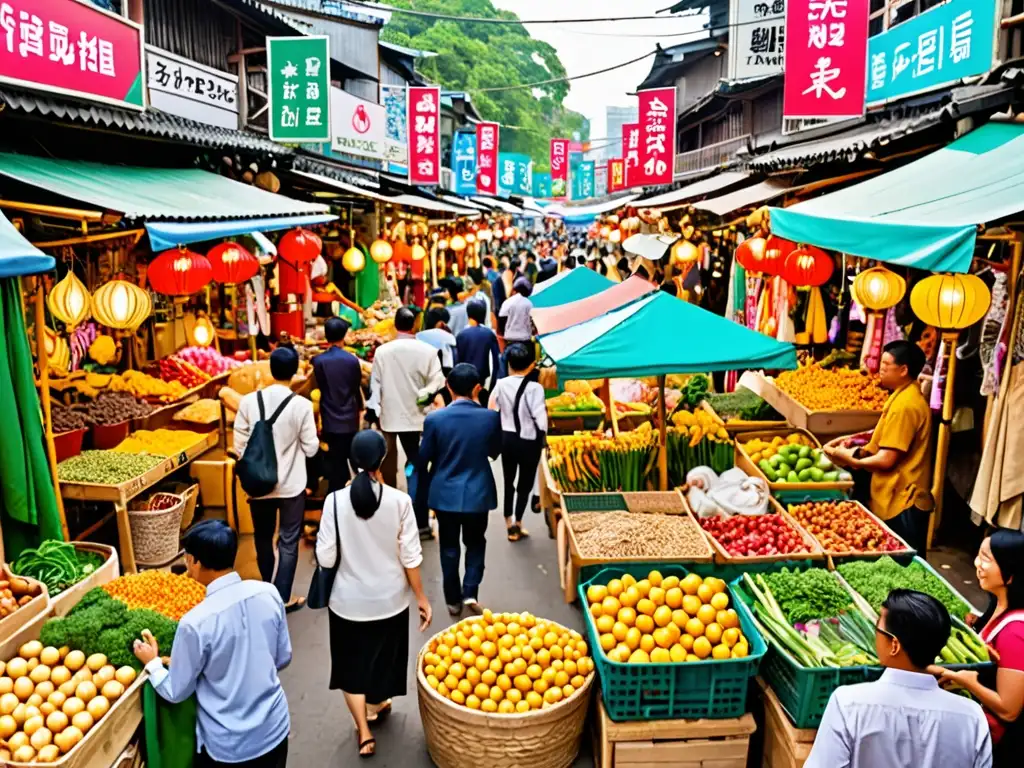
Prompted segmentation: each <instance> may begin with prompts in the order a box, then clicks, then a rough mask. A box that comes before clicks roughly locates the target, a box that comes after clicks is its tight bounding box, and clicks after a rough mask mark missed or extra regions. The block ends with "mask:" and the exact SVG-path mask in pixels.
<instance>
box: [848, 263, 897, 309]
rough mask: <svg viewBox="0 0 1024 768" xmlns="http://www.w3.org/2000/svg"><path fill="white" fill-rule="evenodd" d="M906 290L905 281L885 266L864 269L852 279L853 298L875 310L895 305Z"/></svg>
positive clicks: (863, 305)
mask: <svg viewBox="0 0 1024 768" xmlns="http://www.w3.org/2000/svg"><path fill="white" fill-rule="evenodd" d="M906 292H907V281H906V280H904V279H903V278H902V277H900V276H899V275H897V274H896V273H895V272H890V271H889V270H888V269H886V268H885V267H872V268H871V269H866V270H864V271H863V272H861V273H860V274H859V275H857V278H856V279H855V280H854V281H853V298H854V299H856V300H857V303H858V304H860V305H861V306H862V307H864V308H865V309H870V310H872V311H875V312H884V311H885V310H887V309H889V308H890V307H895V306H896V305H897V304H899V303H900V300H902V299H903V296H904V295H905V294H906Z"/></svg>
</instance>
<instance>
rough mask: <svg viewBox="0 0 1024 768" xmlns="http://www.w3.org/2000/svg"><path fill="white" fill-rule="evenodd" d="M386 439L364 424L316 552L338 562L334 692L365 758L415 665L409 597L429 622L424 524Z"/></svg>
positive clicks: (328, 562)
mask: <svg viewBox="0 0 1024 768" xmlns="http://www.w3.org/2000/svg"><path fill="white" fill-rule="evenodd" d="M386 453H387V443H386V442H385V440H384V436H383V435H381V434H380V433H379V432H374V431H371V430H363V431H362V432H360V433H358V434H357V435H356V436H355V438H354V439H353V440H352V453H351V457H352V458H351V461H352V464H353V466H354V467H356V469H357V470H359V474H357V475H356V478H355V480H353V481H352V483H351V485H349V486H348V487H346V488H343V489H341V490H340V491H337V492H335V493H332V494H330V495H329V496H328V497H327V501H326V502H325V503H324V511H323V516H322V518H321V520H320V532H319V534H318V535H317V539H316V558H317V562H318V563H319V564H320V566H321V567H322V568H332V567H334V565H335V564H337V566H338V573H337V576H336V577H335V579H334V587H333V588H332V589H331V597H330V601H329V603H328V610H329V617H330V640H331V682H330V687H331V689H332V690H336V689H340V690H341V691H342V692H343V693H344V694H345V703H346V704H347V705H348V708H349V710H350V711H351V712H352V717H353V719H354V720H355V722H356V728H357V730H358V732H359V756H360V757H369V756H371V755H372V754H374V751H375V749H376V742H375V740H374V738H373V734H372V732H371V731H370V723H371V722H373V721H375V720H376V719H377V718H379V717H381V716H382V715H384V714H386V713H387V712H388V711H390V709H391V698H392V697H394V696H404V695H405V692H406V670H407V669H408V666H409V597H410V595H414V596H415V597H416V603H417V606H418V607H419V615H420V631H421V632H422V631H424V630H425V629H426V628H427V627H428V626H430V620H431V617H432V614H431V609H430V601H429V600H428V599H427V595H426V593H425V592H424V591H423V582H422V579H421V577H420V564H421V563H422V562H423V552H422V550H421V549H420V538H419V529H418V528H417V527H416V516H415V515H414V513H413V509H412V499H410V498H409V496H408V494H405V493H402V492H401V491H399V490H397V489H395V488H392V487H391V486H388V485H385V484H384V482H383V479H382V477H381V472H380V466H381V463H382V462H383V461H384V456H385V454H386Z"/></svg>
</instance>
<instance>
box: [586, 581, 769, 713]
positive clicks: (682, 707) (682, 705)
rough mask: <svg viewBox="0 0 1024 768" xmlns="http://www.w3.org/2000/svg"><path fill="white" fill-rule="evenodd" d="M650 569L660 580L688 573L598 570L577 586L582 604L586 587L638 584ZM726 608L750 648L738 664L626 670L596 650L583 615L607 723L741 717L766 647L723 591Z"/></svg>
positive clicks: (738, 603) (737, 602) (741, 607)
mask: <svg viewBox="0 0 1024 768" xmlns="http://www.w3.org/2000/svg"><path fill="white" fill-rule="evenodd" d="M651 566H654V567H658V568H659V570H660V571H661V573H662V575H663V576H678V577H679V578H680V579H682V578H684V577H686V576H687V575H688V574H689V573H690V571H689V570H687V569H686V568H684V567H682V566H679V565H666V566H659V565H658V564H657V563H630V564H627V565H620V566H613V567H609V568H605V569H603V570H601V571H600V572H599V573H597V574H595V575H594V576H593V577H592V578H590V579H589V580H587V581H586V582H584V583H582V584H580V586H579V596H580V601H581V602H582V604H584V605H586V602H587V589H588V588H589V587H590V586H591V585H592V584H607V583H608V581H610V580H611V579H615V578H619V577H621V576H623V575H624V574H627V573H628V574H630V575H632V576H634V577H637V578H644V577H645V576H646V575H647V572H648V571H649V570H650V569H651ZM728 593H729V602H730V605H731V606H733V607H734V608H735V609H736V612H737V613H738V614H739V619H740V630H741V631H742V632H743V635H744V636H746V638H747V640H748V642H749V644H750V652H749V655H747V656H746V657H744V658H733V659H721V660H717V659H716V660H705V661H691V662H667V663H647V664H630V663H627V662H618V661H611V660H610V659H609V658H608V657H607V655H605V653H604V652H602V651H601V650H600V648H601V645H600V641H599V638H598V634H597V628H596V626H595V625H594V618H593V616H591V615H590V613H589V612H588V613H587V618H586V624H587V637H588V638H589V642H590V647H591V648H593V649H594V662H595V664H596V666H597V673H598V674H599V675H600V676H601V700H602V702H603V703H604V707H605V709H606V710H607V712H608V717H610V718H611V719H612V720H615V721H617V722H621V721H624V720H673V719H679V718H688V719H690V718H702V717H703V718H710V719H722V718H729V717H739V716H740V715H742V714H744V713H745V712H746V708H747V689H748V687H749V683H750V680H751V679H752V678H753V677H754V676H755V675H756V674H757V669H758V666H759V665H760V663H761V658H762V657H763V656H764V654H765V650H766V646H765V642H764V639H763V638H762V637H761V633H760V632H759V631H758V630H757V628H756V627H755V626H754V622H753V619H752V616H751V615H750V611H749V609H748V608H747V606H746V605H745V604H744V603H743V601H742V600H741V599H739V598H738V597H737V596H736V593H735V591H734V590H733V589H732V588H731V587H730V588H728Z"/></svg>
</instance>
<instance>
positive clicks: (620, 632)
mask: <svg viewBox="0 0 1024 768" xmlns="http://www.w3.org/2000/svg"><path fill="white" fill-rule="evenodd" d="M628 630H629V627H627V626H626V625H625V624H623V623H622V622H621V621H616V622H615V625H614V626H613V627H612V637H614V638H615V639H616V640H617V641H618V642H620V643H621V642H622V641H623V640H625V639H626V632H627V631H628Z"/></svg>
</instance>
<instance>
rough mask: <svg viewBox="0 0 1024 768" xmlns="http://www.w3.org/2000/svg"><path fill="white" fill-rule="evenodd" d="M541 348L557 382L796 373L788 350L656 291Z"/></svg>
mask: <svg viewBox="0 0 1024 768" xmlns="http://www.w3.org/2000/svg"><path fill="white" fill-rule="evenodd" d="M673 333H674V334H677V335H678V336H679V338H678V339H675V340H673V339H671V338H670V336H671V334H673ZM540 344H541V346H542V347H543V349H544V352H545V353H546V354H547V355H549V356H550V357H551V358H552V359H553V360H554V361H555V365H556V367H557V368H558V377H559V379H561V380H566V379H595V378H604V377H608V378H630V377H635V376H658V375H661V374H670V373H697V372H701V371H731V370H739V369H747V368H769V369H789V368H796V348H795V347H794V346H793V345H792V344H789V343H785V342H781V341H776V340H775V339H773V338H771V337H769V336H765V335H763V334H760V333H758V332H757V331H752V330H750V329H749V328H745V327H743V326H742V325H739V324H738V323H734V322H732V321H731V320H727V319H725V318H724V317H721V316H720V315H716V314H714V313H713V312H708V311H707V310H706V309H701V308H700V307H698V306H696V305H694V304H690V303H688V302H685V301H680V300H679V299H677V298H675V297H673V296H669V295H668V294H667V293H663V292H661V291H657V292H655V293H654V294H653V295H651V296H647V297H644V298H642V299H639V300H637V301H634V302H633V303H632V304H627V305H626V306H624V307H621V308H620V309H616V310H614V311H612V312H609V313H608V314H605V315H601V316H600V317H597V318H594V319H593V320H588V321H587V322H585V323H580V324H579V325H573V326H570V327H569V328H566V329H565V330H563V331H558V332H557V333H549V334H547V335H546V336H541V337H540Z"/></svg>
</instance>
